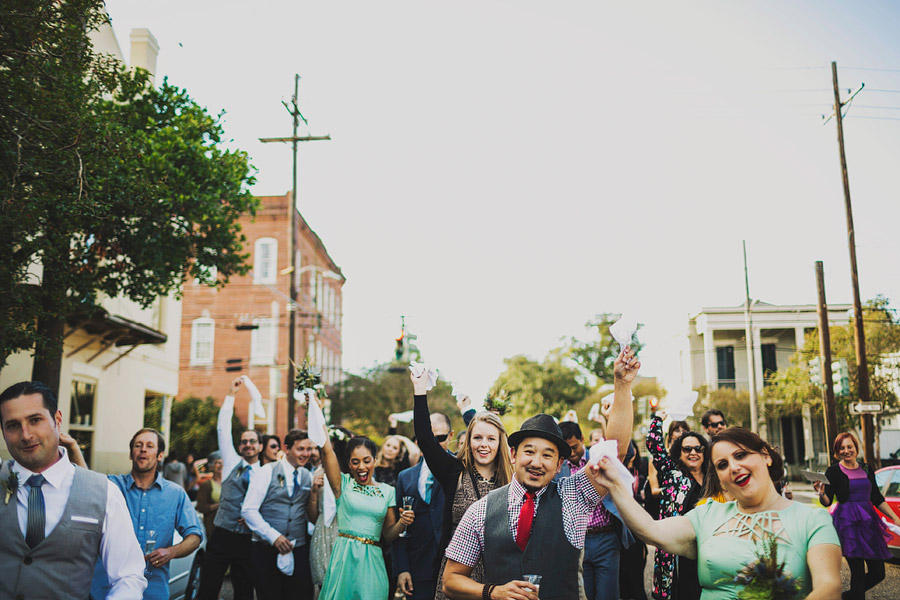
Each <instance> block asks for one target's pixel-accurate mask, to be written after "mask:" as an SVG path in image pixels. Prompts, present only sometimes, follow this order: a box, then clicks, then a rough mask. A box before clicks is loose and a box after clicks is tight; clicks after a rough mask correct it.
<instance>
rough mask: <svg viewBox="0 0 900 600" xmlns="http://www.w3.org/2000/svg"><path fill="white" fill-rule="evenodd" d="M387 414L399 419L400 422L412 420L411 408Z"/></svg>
mask: <svg viewBox="0 0 900 600" xmlns="http://www.w3.org/2000/svg"><path fill="white" fill-rule="evenodd" d="M388 416H390V417H394V418H395V419H397V420H398V421H400V422H401V423H412V420H413V411H411V410H405V411H403V412H398V413H391V414H390V415H388Z"/></svg>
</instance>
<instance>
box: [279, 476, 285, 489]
mask: <svg viewBox="0 0 900 600" xmlns="http://www.w3.org/2000/svg"><path fill="white" fill-rule="evenodd" d="M284 486H285V479H284V473H279V474H278V487H280V488H283V487H284Z"/></svg>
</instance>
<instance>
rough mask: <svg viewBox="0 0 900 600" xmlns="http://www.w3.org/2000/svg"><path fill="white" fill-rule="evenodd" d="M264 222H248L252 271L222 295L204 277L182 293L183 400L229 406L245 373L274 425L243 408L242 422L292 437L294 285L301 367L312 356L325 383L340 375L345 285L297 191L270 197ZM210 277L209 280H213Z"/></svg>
mask: <svg viewBox="0 0 900 600" xmlns="http://www.w3.org/2000/svg"><path fill="white" fill-rule="evenodd" d="M259 200H260V207H259V209H258V211H257V214H256V218H255V219H252V218H251V217H249V216H247V217H244V218H242V219H241V221H240V224H241V228H242V230H243V233H244V235H245V236H246V238H247V245H246V250H247V251H248V252H249V254H250V259H249V261H250V264H251V266H252V271H251V272H250V273H249V274H248V275H246V276H244V277H232V278H231V279H230V280H229V282H228V284H227V285H226V286H225V287H224V288H220V289H216V288H213V287H210V286H208V285H204V283H203V282H202V281H200V280H195V281H193V282H191V283H189V284H186V285H185V286H184V301H183V309H182V319H181V333H182V335H181V364H180V368H179V376H180V378H179V391H178V398H179V399H183V398H186V397H188V396H198V397H200V398H205V397H206V396H212V397H213V398H215V399H216V400H217V401H219V402H221V399H222V398H224V396H225V394H226V393H227V392H228V387H229V384H230V382H231V380H232V379H234V378H235V377H237V376H239V375H247V376H249V377H250V379H251V380H252V381H253V382H254V383H255V384H256V387H257V388H259V391H260V393H261V394H262V397H263V403H264V405H265V407H266V421H265V422H262V423H261V422H259V421H258V420H255V419H254V417H253V415H251V414H248V402H246V401H244V400H245V399H246V398H247V396H245V395H242V396H241V400H239V401H238V402H237V403H236V406H235V414H236V415H237V417H238V419H240V421H241V423H243V424H244V425H246V426H248V427H255V428H257V429H258V430H260V431H262V432H265V433H276V434H278V435H279V436H281V437H283V436H284V434H285V433H286V432H287V429H288V426H287V425H288V424H287V408H288V404H287V402H288V394H287V381H286V377H287V366H288V333H289V331H288V324H289V318H290V316H289V313H288V310H289V309H290V284H291V278H292V277H294V278H296V281H297V289H298V294H297V319H296V323H297V331H296V334H295V341H296V346H295V353H294V357H295V361H296V362H297V363H298V364H299V363H300V362H302V360H303V358H304V357H306V356H309V357H310V360H311V361H313V362H314V363H315V364H316V365H318V366H319V367H320V368H321V370H322V377H323V379H324V381H325V383H326V384H328V385H333V384H335V383H337V382H338V381H339V380H340V375H341V287H342V286H343V284H344V281H345V279H344V277H343V275H342V274H341V270H340V268H339V267H338V266H337V265H336V264H335V263H334V261H333V260H332V259H331V257H330V256H329V255H328V251H327V250H326V249H325V245H324V244H323V243H322V240H321V239H320V238H319V236H318V235H316V233H315V232H314V231H313V230H312V229H311V228H310V227H309V224H308V223H307V222H306V220H305V219H304V218H303V217H302V216H301V215H300V213H299V212H298V211H297V210H296V209H293V210H292V206H293V202H292V201H291V194H290V193H288V194H285V195H284V196H263V197H261V198H259ZM291 213H293V215H294V218H295V219H297V240H296V242H297V243H296V245H295V247H296V250H297V257H296V264H297V265H299V268H298V269H297V270H296V271H294V272H291V270H290V266H291V261H290V256H289V253H290V248H289V244H288V241H289V239H290V233H291V223H290V217H291ZM215 276H216V274H215V273H209V277H215Z"/></svg>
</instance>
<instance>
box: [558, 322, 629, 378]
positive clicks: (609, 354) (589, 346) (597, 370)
mask: <svg viewBox="0 0 900 600" xmlns="http://www.w3.org/2000/svg"><path fill="white" fill-rule="evenodd" d="M620 317H621V315H619V314H616V313H601V314H598V315H596V316H595V317H594V318H593V319H591V320H590V321H588V322H587V323H585V324H584V327H585V329H587V330H588V332H589V334H590V335H589V336H588V337H587V338H586V339H581V338H576V337H569V338H568V339H567V340H565V341H564V343H563V346H562V347H560V348H558V349H557V350H555V351H554V353H555V354H557V355H558V356H560V357H561V358H569V359H571V360H572V361H574V362H575V364H577V365H578V367H579V368H581V369H582V370H583V371H584V372H585V373H589V374H591V375H593V376H594V377H596V378H597V379H599V380H600V381H602V382H604V383H612V382H613V379H614V377H613V363H615V362H616V357H617V356H618V355H619V342H617V341H616V340H614V339H613V337H612V335H610V333H609V327H610V325H612V324H613V323H615V322H616V321H618V320H619V318H620ZM631 347H632V348H634V349H635V351H636V352H640V350H641V348H642V347H643V344H641V343H640V341H639V340H638V339H637V335H635V336H634V337H633V338H632V344H631Z"/></svg>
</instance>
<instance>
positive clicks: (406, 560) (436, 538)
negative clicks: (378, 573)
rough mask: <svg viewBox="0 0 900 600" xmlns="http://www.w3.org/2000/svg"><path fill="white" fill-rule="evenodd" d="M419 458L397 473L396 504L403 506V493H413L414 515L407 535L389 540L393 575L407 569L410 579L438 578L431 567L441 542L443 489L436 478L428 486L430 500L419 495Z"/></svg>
mask: <svg viewBox="0 0 900 600" xmlns="http://www.w3.org/2000/svg"><path fill="white" fill-rule="evenodd" d="M421 473H422V461H421V460H420V461H419V464H417V465H416V466H414V467H410V468H408V469H404V470H403V471H400V474H399V475H398V476H397V487H396V490H397V507H398V509H399V508H402V506H403V497H404V496H412V497H413V498H415V501H414V502H413V512H415V513H416V519H415V521H413V523H412V525H410V526H409V528H408V529H407V533H408V534H409V535H408V537H405V538H402V537H401V538H397V540H396V541H395V542H393V543H392V544H391V554H392V558H393V571H394V577H397V576H398V575H399V574H400V573H403V572H409V573H410V574H411V575H412V578H413V581H431V582H432V584H433V583H434V580H435V579H436V578H437V573H436V572H435V571H434V564H435V557H436V556H437V552H438V547H439V546H440V543H441V527H442V524H443V518H444V490H443V489H442V488H441V486H440V485H439V484H438V482H437V480H435V481H434V483H433V484H432V486H431V504H425V500H424V499H423V498H422V497H421V496H420V495H419V476H420V475H421Z"/></svg>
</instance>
